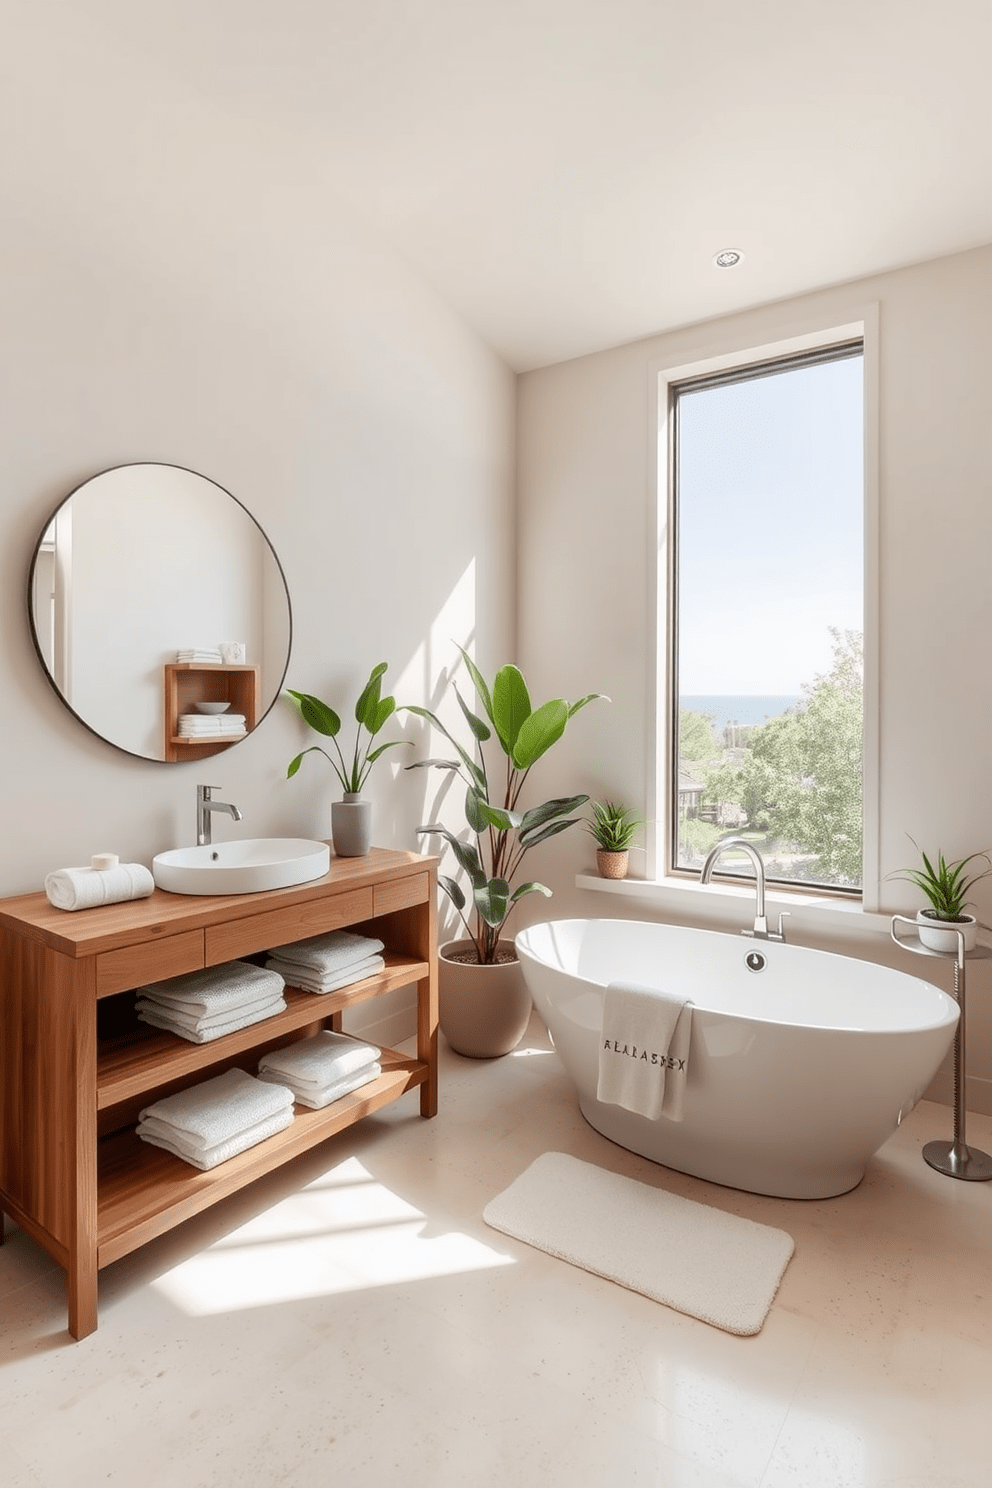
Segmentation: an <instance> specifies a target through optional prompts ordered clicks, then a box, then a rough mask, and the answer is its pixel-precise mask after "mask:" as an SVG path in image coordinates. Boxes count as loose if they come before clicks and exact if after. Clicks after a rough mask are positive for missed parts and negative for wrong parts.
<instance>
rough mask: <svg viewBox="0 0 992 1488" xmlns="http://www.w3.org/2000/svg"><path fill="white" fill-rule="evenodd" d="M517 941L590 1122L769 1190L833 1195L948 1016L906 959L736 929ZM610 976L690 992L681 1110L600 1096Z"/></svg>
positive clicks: (698, 1172) (953, 1009)
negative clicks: (903, 963) (655, 1111)
mask: <svg viewBox="0 0 992 1488" xmlns="http://www.w3.org/2000/svg"><path fill="white" fill-rule="evenodd" d="M516 945H517V952H518V955H519V956H520V960H521V962H522V963H523V969H524V974H525V976H526V979H527V985H528V986H529V988H530V991H531V995H532V996H533V999H534V1004H535V1006H536V1008H537V1011H538V1012H539V1013H540V1015H541V1017H542V1018H543V1019H544V1021H545V1022H546V1024H547V1026H548V1031H549V1032H550V1034H551V1037H552V1039H553V1040H554V1045H555V1048H556V1050H557V1051H558V1054H559V1055H560V1057H561V1060H562V1063H563V1064H564V1066H565V1069H566V1071H567V1072H568V1074H569V1075H570V1077H571V1079H572V1080H573V1082H574V1084H575V1085H576V1087H577V1089H578V1092H579V1108H580V1110H581V1111H582V1114H583V1116H584V1117H585V1118H586V1120H587V1121H588V1122H589V1123H590V1125H591V1126H594V1127H595V1128H596V1130H597V1131H599V1132H602V1134H603V1136H604V1137H609V1138H610V1140H611V1141H613V1142H618V1143H619V1144H620V1146H621V1147H627V1148H629V1149H630V1150H631V1151H632V1152H638V1153H640V1154H641V1155H642V1156H643V1157H648V1158H650V1159H651V1160H652V1161H653V1162H657V1163H663V1164H664V1165H665V1167H669V1168H677V1169H678V1170H679V1171H680V1172H683V1173H691V1174H693V1175H694V1176H695V1177H697V1178H705V1179H708V1180H709V1181H710V1182H712V1183H723V1184H726V1185H728V1186H729V1187H731V1188H742V1189H747V1190H748V1191H750V1192H752V1193H761V1194H774V1195H776V1196H778V1197H781V1198H790V1199H819V1198H829V1197H831V1196H832V1195H834V1194H841V1193H846V1192H847V1190H848V1189H851V1188H854V1187H855V1185H856V1184H857V1183H859V1182H860V1180H861V1178H862V1177H863V1175H864V1170H865V1164H866V1163H867V1161H868V1159H869V1158H870V1157H871V1155H872V1153H873V1152H875V1151H876V1150H877V1149H878V1148H879V1147H880V1146H881V1145H882V1143H883V1142H884V1141H886V1139H887V1138H888V1137H890V1136H891V1135H892V1133H893V1132H894V1131H895V1129H896V1127H897V1126H898V1125H899V1123H900V1122H901V1121H902V1119H903V1117H904V1116H906V1115H907V1114H908V1112H909V1111H911V1110H912V1108H913V1106H914V1105H915V1104H916V1102H917V1101H918V1100H919V1098H920V1096H921V1095H922V1094H923V1092H924V1090H925V1089H926V1087H927V1085H928V1084H929V1083H930V1080H931V1079H932V1078H933V1076H934V1074H935V1073H936V1071H937V1067H938V1066H939V1064H940V1062H941V1060H942V1059H943V1057H944V1054H945V1053H946V1052H947V1049H948V1047H949V1046H950V1043H951V1040H952V1039H953V1037H954V1030H955V1027H956V1025H957V1020H958V1009H957V1004H956V1003H955V1001H954V999H953V998H952V997H950V996H949V995H948V994H947V993H946V992H942V991H941V990H940V988H939V987H934V986H932V985H931V984H930V983H929V982H924V981H920V980H919V979H918V978H917V977H913V976H908V975H907V974H906V973H905V972H901V971H893V970H891V969H890V968H888V967H885V966H876V965H873V964H871V963H870V962H866V961H858V960H855V959H853V958H850V957H847V956H838V955H832V954H829V953H828V952H826V951H813V950H809V949H807V948H806V947H803V946H795V945H785V944H781V943H776V942H769V941H761V940H751V939H747V938H745V937H743V936H741V935H730V934H723V933H719V932H717V931H711V930H690V929H686V928H684V927H681V926H676V925H660V924H649V923H645V922H642V921H639V920H557V921H554V920H552V921H548V922H546V923H544V924H540V925H533V926H531V928H530V929H528V930H524V931H522V932H521V933H520V934H519V935H518V936H517V938H516ZM754 957H757V958H758V960H757V961H755V960H753V959H752V960H751V966H750V967H749V965H748V960H749V958H754ZM759 962H760V966H759V964H758V963H759ZM614 981H619V982H633V983H637V984H640V985H644V986H651V987H657V988H659V989H660V990H662V991H665V992H669V993H671V994H673V995H679V996H685V997H688V998H690V999H691V1000H692V1002H693V1004H694V1007H693V1014H692V1038H691V1043H690V1049H689V1064H688V1071H687V1076H686V1087H685V1096H684V1101H683V1116H682V1120H681V1121H679V1122H675V1121H671V1120H669V1119H668V1118H667V1117H664V1116H662V1117H660V1118H659V1119H658V1120H657V1121H651V1120H648V1119H647V1118H645V1117H643V1116H639V1115H635V1114H634V1113H633V1112H630V1111H627V1110H625V1109H624V1108H623V1107H621V1106H615V1105H608V1104H605V1103H603V1102H601V1101H599V1100H597V1098H596V1086H597V1078H598V1069H599V1046H600V1042H601V1037H600V1035H601V1028H602V1013H603V989H604V988H605V987H606V985H607V984H608V983H610V982H614Z"/></svg>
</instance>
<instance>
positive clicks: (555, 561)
mask: <svg viewBox="0 0 992 1488" xmlns="http://www.w3.org/2000/svg"><path fill="white" fill-rule="evenodd" d="M872 302H877V304H878V317H879V353H880V355H879V417H878V430H877V435H878V449H879V514H878V515H879V537H880V561H879V571H878V573H877V575H875V577H874V580H873V582H874V583H875V584H877V593H878V605H879V635H878V643H879V653H878V654H879V669H880V679H881V680H880V688H879V699H878V706H879V751H880V758H879V778H880V789H879V793H878V801H877V808H878V818H879V857H880V865H881V874H880V877H881V883H880V886H879V893H880V907H881V908H882V909H883V910H886V911H894V910H896V909H900V908H909V907H912V908H913V909H915V907H916V901H915V900H914V898H913V893H912V890H910V889H907V887H906V886H905V885H900V884H893V883H886V882H885V875H886V874H887V873H889V872H890V871H891V870H893V869H895V868H898V867H901V866H903V865H904V864H906V863H907V862H910V861H912V848H911V846H910V844H909V843H908V841H907V838H906V833H907V832H909V833H911V834H912V835H913V836H914V837H915V838H916V839H917V840H918V841H919V842H921V843H922V844H925V845H926V844H929V845H930V846H932V847H934V848H940V849H942V850H943V851H944V852H945V853H947V854H948V855H953V856H958V855H960V854H965V853H968V852H972V851H975V850H976V849H984V848H988V847H992V785H990V765H992V733H990V719H992V666H990V664H989V661H988V656H987V651H988V641H987V638H988V634H989V629H990V622H992V583H990V573H992V443H990V440H989V433H988V429H989V410H990V409H992V358H990V356H989V347H990V345H992V248H985V249H981V250H978V251H975V252H971V253H967V254H962V255H959V256H956V257H953V258H947V259H941V260H938V261H935V262H931V263H927V264H923V265H920V266H918V267H914V268H910V269H906V270H903V271H900V272H896V273H891V274H886V275H882V276H879V277H877V278H873V279H870V280H864V281H861V282H859V283H855V284H850V285H847V286H843V287H841V288H837V289H831V290H826V291H823V292H822V293H818V294H814V295H808V296H804V297H802V298H800V299H796V300H793V301H788V302H782V303H780V304H776V305H773V306H769V307H766V308H765V309H762V310H758V311H754V312H751V313H748V314H744V315H736V316H732V317H727V318H726V319H722V320H719V321H713V322H708V323H706V324H702V325H697V326H690V327H687V328H686V329H684V330H680V331H676V332H672V333H671V334H668V335H664V336H657V337H653V338H651V339H649V340H645V341H638V342H636V343H633V344H630V345H627V346H622V347H619V348H617V349H616V350H613V351H609V352H604V353H602V354H599V355H596V356H589V357H583V358H580V359H577V360H575V361H572V362H568V363H564V364H561V365H558V366H554V367H549V368H545V369H543V370H540V371H537V372H533V373H529V374H527V375H525V376H523V377H522V378H520V379H519V382H518V510H519V528H518V558H519V568H518V576H519V577H518V583H519V626H520V638H521V644H520V658H521V665H522V667H523V668H524V671H525V673H526V674H527V676H528V679H529V680H530V681H531V682H532V685H533V687H534V691H535V692H536V693H538V694H540V695H542V696H543V695H545V694H548V693H553V694H563V695H565V696H568V697H574V696H578V695H579V694H581V693H583V692H585V691H588V690H590V689H591V688H592V687H597V688H599V689H600V690H602V691H604V692H607V693H609V694H610V695H611V697H612V704H611V706H610V707H608V708H606V707H599V708H590V709H588V710H587V711H586V712H585V713H583V714H580V715H579V716H578V717H577V718H576V719H575V721H574V722H573V724H572V725H571V726H570V730H569V733H568V734H567V735H566V738H565V740H564V741H563V743H562V745H561V746H560V753H559V755H558V757H557V758H556V761H555V763H554V765H553V766H550V764H549V765H548V768H549V769H551V768H553V770H554V771H555V773H556V778H555V780H554V781H550V780H549V781H548V787H549V788H548V794H551V793H553V792H555V791H557V790H558V789H559V788H560V789H577V790H580V789H582V790H587V791H589V792H590V793H591V794H593V795H596V796H602V795H610V796H614V797H615V796H619V797H622V798H623V799H625V800H628V801H631V802H633V803H634V804H635V805H636V806H637V807H638V809H639V810H641V811H643V809H644V807H645V803H646V801H647V800H648V799H649V792H648V786H649V760H648V748H647V745H646V740H647V738H648V735H649V732H650V727H651V720H650V716H649V701H650V697H651V681H650V667H651V650H650V646H649V643H648V637H647V624H648V614H649V601H650V557H649V552H648V548H649V532H650V503H651V502H652V500H653V492H652V490H651V475H650V470H651V443H652V437H653V412H652V378H651V375H650V370H649V369H650V367H651V365H652V364H653V365H655V366H657V365H658V364H659V363H661V364H667V365H669V366H674V365H680V364H684V363H687V362H692V361H694V360H697V359H703V358H705V357H710V356H715V355H718V354H721V353H725V352H728V351H736V350H739V349H747V348H748V347H753V346H756V345H761V344H765V343H767V342H770V341H774V340H776V339H778V338H782V337H786V336H791V335H799V334H803V333H804V332H805V331H809V330H813V329H816V328H818V327H819V326H821V325H825V324H841V323H844V322H848V321H851V320H853V319H856V318H857V317H858V316H859V314H860V312H861V310H862V308H863V307H864V306H865V305H867V304H870V303H872ZM755 643H756V644H758V645H762V646H768V647H774V645H775V637H774V635H773V634H770V635H762V636H756V637H755ZM538 851H540V852H543V854H544V856H543V858H542V859H541V871H540V872H539V873H538V876H542V874H543V875H544V876H547V877H549V879H550V881H551V882H552V883H553V884H554V885H555V890H556V892H555V899H554V902H553V905H552V906H550V910H551V912H552V913H553V914H554V915H556V916H566V915H571V914H579V915H609V916H612V915H616V916H628V915H634V916H643V917H648V918H650V917H652V916H654V917H657V918H672V917H675V916H674V915H673V913H672V911H671V910H670V908H666V909H665V910H664V911H662V910H660V909H659V908H658V907H657V905H652V904H651V903H650V902H648V901H646V900H632V899H630V898H621V897H617V898H608V897H607V896H605V895H603V894H599V893H592V892H590V891H588V890H586V889H583V888H579V887H576V886H575V874H576V871H577V870H582V869H586V868H589V867H591V866H592V848H591V840H590V839H589V838H588V837H587V836H586V835H585V834H579V833H577V832H573V833H569V834H566V835H564V836H563V837H561V838H559V839H557V840H556V841H554V842H552V843H549V844H547V845H546V847H545V848H543V849H539V850H538ZM536 857H537V854H535V855H534V859H532V864H533V867H534V868H535V869H537V868H538V864H537V862H536V861H535V859H536ZM633 871H634V872H635V873H636V872H638V871H643V865H641V866H640V870H639V864H638V862H637V861H636V860H635V862H634V864H633ZM976 900H977V906H976V908H977V913H978V914H979V918H980V919H982V920H984V921H986V922H988V923H992V880H989V881H988V882H986V883H984V884H981V885H980V886H979V888H978V890H977V891H976ZM527 909H528V910H530V911H531V917H532V918H543V917H544V915H545V914H546V913H547V912H548V907H545V906H543V905H542V906H540V907H538V908H537V909H533V908H532V906H531V905H530V904H528V905H527ZM746 909H747V906H746V904H745V903H741V904H740V905H739V909H737V910H735V911H734V912H735V913H739V916H740V920H742V919H743V917H744V916H745V914H746ZM678 917H679V918H683V919H686V920H691V921H692V922H694V923H700V924H707V923H709V924H715V923H721V924H724V925H726V924H727V923H728V918H727V910H726V904H725V902H724V903H716V902H714V903H712V904H708V903H707V901H706V898H705V896H701V895H699V894H697V895H696V896H694V897H691V898H687V900H686V903H685V905H684V906H683V907H682V909H681V910H680V912H678ZM740 920H738V922H740ZM793 927H794V928H793V930H792V931H791V938H792V939H794V940H797V941H804V942H806V943H809V944H817V945H820V946H821V947H824V948H828V949H838V950H848V951H851V952H852V953H854V954H858V955H861V956H865V957H867V958H869V959H879V960H886V961H889V962H890V963H891V964H894V965H898V966H901V967H902V968H904V969H906V970H909V971H912V972H914V973H915V974H930V975H932V976H933V977H934V979H935V980H939V981H941V982H942V984H943V985H949V977H948V974H947V973H948V969H947V967H946V966H942V965H939V964H938V963H936V962H922V961H920V960H919V959H918V958H914V957H910V956H909V955H908V954H906V953H903V952H899V951H897V950H896V949H895V948H894V947H892V946H891V945H890V944H889V943H888V941H887V939H886V933H885V928H884V922H883V923H882V924H880V925H874V926H872V927H871V928H870V929H869V927H868V926H866V927H865V928H866V930H868V933H852V932H851V931H850V930H848V929H846V928H844V927H841V928H838V927H837V926H836V925H835V924H829V923H827V922H825V921H823V920H822V919H818V918H817V916H816V915H807V916H805V918H804V917H803V916H801V915H799V916H796V917H794V920H793ZM935 967H936V968H937V970H936V972H935V971H934V968H935ZM969 994H970V995H969V1029H968V1053H969V1059H968V1071H969V1087H968V1102H969V1105H970V1106H972V1107H973V1108H974V1109H981V1110H985V1111H990V1110H992V1008H990V1003H989V999H990V995H992V992H990V978H989V970H988V963H985V964H981V963H979V964H977V965H976V966H974V967H973V969H972V971H971V973H970V977H969ZM934 1093H935V1094H940V1095H942V1096H943V1097H944V1098H949V1086H948V1083H947V1079H946V1071H945V1072H944V1074H943V1075H942V1076H941V1077H940V1079H939V1081H938V1083H937V1085H935V1087H934Z"/></svg>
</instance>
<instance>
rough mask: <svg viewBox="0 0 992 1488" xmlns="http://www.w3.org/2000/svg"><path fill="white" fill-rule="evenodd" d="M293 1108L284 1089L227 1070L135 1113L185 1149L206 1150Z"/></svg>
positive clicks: (238, 1070)
mask: <svg viewBox="0 0 992 1488" xmlns="http://www.w3.org/2000/svg"><path fill="white" fill-rule="evenodd" d="M292 1104H293V1096H292V1092H291V1091H289V1090H287V1089H286V1087H285V1086H280V1085H273V1084H268V1083H263V1082H262V1081H261V1080H256V1078H255V1076H254V1075H249V1074H247V1073H246V1072H245V1071H244V1070H242V1069H229V1070H225V1071H224V1073H223V1074H222V1075H214V1076H212V1078H211V1079H209V1080H201V1081H200V1083H199V1084H198V1085H190V1086H189V1087H188V1088H187V1089H186V1090H180V1091H178V1092H177V1094H176V1095H167V1096H166V1097H165V1098H164V1100H159V1101H154V1102H153V1103H152V1105H150V1106H146V1107H145V1108H144V1110H142V1111H140V1112H139V1113H138V1119H139V1121H147V1120H151V1119H154V1120H155V1121H157V1122H163V1123H165V1124H166V1125H167V1126H169V1127H172V1128H173V1130H174V1131H175V1132H176V1134H177V1137H178V1140H179V1141H180V1142H182V1143H183V1144H184V1145H186V1146H195V1147H196V1148H202V1149H204V1150H205V1149H206V1148H208V1147H215V1146H216V1145H217V1144H218V1143H221V1142H226V1141H228V1139H229V1138H231V1137H236V1136H238V1135H239V1133H241V1132H243V1131H247V1129H248V1128H249V1127H251V1126H254V1125H255V1124H256V1123H257V1122H259V1121H265V1120H266V1119H267V1118H268V1117H270V1116H274V1115H275V1114H276V1112H278V1111H285V1110H287V1109H290V1108H291V1107H292Z"/></svg>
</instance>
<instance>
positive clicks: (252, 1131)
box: [135, 1092, 293, 1173]
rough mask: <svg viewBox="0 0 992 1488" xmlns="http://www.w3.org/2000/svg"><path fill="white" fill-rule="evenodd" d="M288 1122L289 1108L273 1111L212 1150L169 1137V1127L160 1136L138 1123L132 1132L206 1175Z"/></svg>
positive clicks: (145, 1123) (144, 1123) (148, 1124)
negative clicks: (191, 1145)
mask: <svg viewBox="0 0 992 1488" xmlns="http://www.w3.org/2000/svg"><path fill="white" fill-rule="evenodd" d="M288 1093H289V1092H287V1094H288ZM292 1123H293V1108H292V1106H289V1107H287V1108H286V1109H285V1110H281V1111H276V1113H275V1114H274V1115H272V1116H267V1117H265V1118H264V1120H262V1121H256V1122H255V1123H254V1124H253V1125H252V1126H249V1127H246V1128H245V1129H244V1130H243V1131H240V1132H238V1133H237V1135H236V1136H233V1137H228V1138H227V1140H226V1141H224V1142H217V1143H215V1145H214V1146H213V1147H203V1148H195V1147H190V1146H188V1145H187V1144H186V1143H185V1142H183V1141H182V1140H181V1139H180V1138H179V1137H178V1136H176V1135H170V1132H172V1131H173V1130H174V1129H173V1128H168V1127H166V1128H165V1129H164V1133H163V1132H160V1131H159V1130H158V1129H157V1128H156V1127H155V1126H154V1125H153V1123H152V1122H150V1121H139V1123H138V1125H137V1127H136V1128H135V1130H136V1131H137V1133H138V1136H139V1137H140V1138H141V1140H142V1141H143V1142H148V1143H149V1144H150V1145H151V1146H152V1147H161V1148H163V1149H164V1151H166V1152H171V1153H172V1154H173V1156H175V1157H180V1158H182V1160H183V1162H185V1163H189V1164H190V1165H191V1166H192V1167H194V1168H199V1169H200V1171H201V1172H203V1173H206V1172H207V1171H209V1169H210V1168H215V1167H216V1166H217V1164H218V1163H222V1162H226V1161H227V1159H228V1158H229V1157H237V1155H238V1153H239V1152H247V1151H248V1148H249V1147H255V1146H257V1145H258V1143H259V1142H264V1141H265V1139H266V1137H274V1136H275V1134H276V1132H281V1131H284V1130H285V1129H286V1127H287V1126H291V1125H292Z"/></svg>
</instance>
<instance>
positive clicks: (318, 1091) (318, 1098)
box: [258, 1063, 382, 1111]
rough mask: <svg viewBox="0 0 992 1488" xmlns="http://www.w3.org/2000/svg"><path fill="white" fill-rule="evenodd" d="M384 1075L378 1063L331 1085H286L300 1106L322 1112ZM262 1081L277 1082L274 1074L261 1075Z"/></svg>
mask: <svg viewBox="0 0 992 1488" xmlns="http://www.w3.org/2000/svg"><path fill="white" fill-rule="evenodd" d="M381 1074H382V1066H381V1065H380V1064H378V1063H376V1064H368V1065H366V1066H365V1068H364V1069H360V1070H358V1071H357V1072H356V1073H355V1074H353V1075H346V1076H345V1077H344V1079H342V1080H335V1081H333V1082H332V1083H331V1084H330V1085H322V1086H313V1085H302V1084H300V1085H295V1084H294V1085H291V1084H290V1083H289V1081H288V1080H287V1081H286V1082H285V1083H286V1085H287V1086H288V1088H289V1089H290V1090H292V1092H293V1094H294V1096H295V1097H296V1100H297V1102H298V1104H299V1105H301V1106H309V1108H310V1109H311V1111H322V1110H323V1108H324V1107H325V1106H329V1105H331V1103H332V1102H333V1101H336V1100H340V1099H341V1097H342V1096H343V1095H350V1094H351V1092H352V1091H353V1090H360V1089H361V1088H362V1086H363V1085H370V1084H371V1083H372V1081H373V1080H377V1079H378V1078H379V1076H380V1075H381ZM258 1078H259V1079H260V1080H272V1081H273V1082H275V1080H276V1077H275V1075H274V1074H269V1072H268V1071H265V1073H261V1072H260V1073H259V1077H258Z"/></svg>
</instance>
